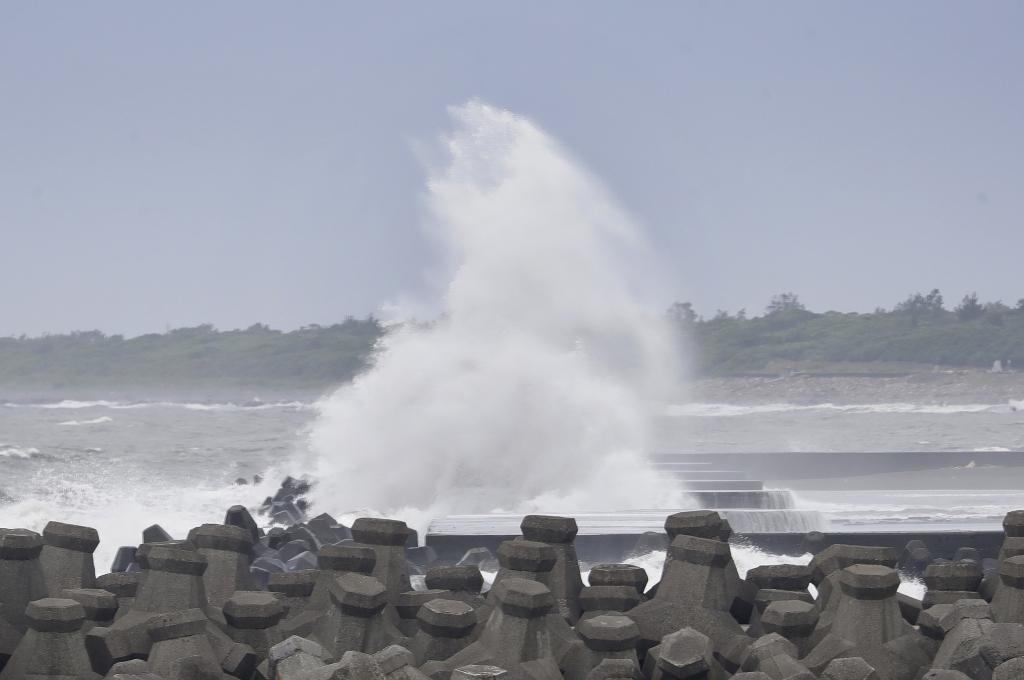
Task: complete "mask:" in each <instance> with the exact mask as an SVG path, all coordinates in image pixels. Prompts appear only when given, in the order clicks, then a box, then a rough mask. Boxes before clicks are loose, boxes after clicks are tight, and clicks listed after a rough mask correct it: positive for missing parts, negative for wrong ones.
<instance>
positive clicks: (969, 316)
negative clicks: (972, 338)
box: [953, 293, 985, 321]
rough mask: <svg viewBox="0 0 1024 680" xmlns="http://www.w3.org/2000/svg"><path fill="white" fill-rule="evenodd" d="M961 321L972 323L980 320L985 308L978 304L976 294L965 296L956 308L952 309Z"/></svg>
mask: <svg viewBox="0 0 1024 680" xmlns="http://www.w3.org/2000/svg"><path fill="white" fill-rule="evenodd" d="M953 311H954V312H956V315H957V317H959V319H960V320H961V321H973V320H974V319H977V318H980V317H981V315H982V313H983V312H984V311H985V308H984V307H982V306H981V305H980V304H979V303H978V294H977V293H971V294H970V295H965V296H964V299H963V300H961V301H960V304H958V305H957V306H956V307H954V308H953Z"/></svg>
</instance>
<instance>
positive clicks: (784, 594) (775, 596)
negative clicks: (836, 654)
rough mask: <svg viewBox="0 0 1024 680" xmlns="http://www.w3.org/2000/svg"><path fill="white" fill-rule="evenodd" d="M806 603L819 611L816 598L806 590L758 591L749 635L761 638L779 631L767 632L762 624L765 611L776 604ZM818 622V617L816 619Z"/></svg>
mask: <svg viewBox="0 0 1024 680" xmlns="http://www.w3.org/2000/svg"><path fill="white" fill-rule="evenodd" d="M794 600H795V601H799V602H806V603H808V604H810V605H812V606H814V608H815V610H817V608H818V607H817V605H815V604H814V598H813V597H811V594H810V593H809V592H808V591H806V590H804V591H799V590H776V589H774V588H761V589H760V590H758V591H757V595H756V596H755V597H754V610H753V611H752V612H751V614H750V625H749V626H747V635H749V636H750V637H760V636H762V635H764V634H765V633H766V632H777V631H766V629H765V627H764V625H763V624H762V622H761V617H762V616H763V615H764V612H765V610H766V609H767V608H768V607H769V606H770V605H771V604H772V603H774V602H790V601H794ZM814 620H815V621H817V620H818V619H817V617H815V619H814ZM822 635H824V633H822Z"/></svg>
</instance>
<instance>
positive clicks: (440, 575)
mask: <svg viewBox="0 0 1024 680" xmlns="http://www.w3.org/2000/svg"><path fill="white" fill-rule="evenodd" d="M425 580H426V584H427V589H428V590H447V591H448V592H449V595H448V597H447V599H449V600H459V601H461V602H465V603H466V604H468V605H469V606H470V607H472V608H473V609H478V608H480V607H482V606H483V604H484V596H483V595H481V594H480V590H481V589H482V588H483V587H484V577H483V574H481V573H480V567H478V566H477V565H475V564H462V565H460V564H456V565H452V566H444V567H432V568H430V569H429V570H428V571H427V577H426V579H425Z"/></svg>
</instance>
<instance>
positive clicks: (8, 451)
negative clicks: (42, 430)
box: [0, 444, 39, 458]
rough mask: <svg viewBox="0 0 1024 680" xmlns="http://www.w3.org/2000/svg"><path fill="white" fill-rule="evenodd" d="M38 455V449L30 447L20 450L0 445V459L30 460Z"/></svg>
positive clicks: (8, 445) (16, 447)
mask: <svg viewBox="0 0 1024 680" xmlns="http://www.w3.org/2000/svg"><path fill="white" fill-rule="evenodd" d="M38 454H39V449H35V448H32V447H25V448H21V447H18V446H14V445H13V444H0V458H31V457H32V456H35V455H38Z"/></svg>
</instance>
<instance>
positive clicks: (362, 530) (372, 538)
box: [352, 517, 412, 624]
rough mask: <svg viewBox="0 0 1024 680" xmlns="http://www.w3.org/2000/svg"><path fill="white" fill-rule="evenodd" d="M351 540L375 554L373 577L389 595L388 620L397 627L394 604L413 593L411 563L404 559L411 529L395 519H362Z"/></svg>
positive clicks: (356, 524)
mask: <svg viewBox="0 0 1024 680" xmlns="http://www.w3.org/2000/svg"><path fill="white" fill-rule="evenodd" d="M352 538H354V539H355V542H356V545H357V546H366V547H369V548H371V549H372V550H373V552H374V553H375V554H376V557H377V561H376V563H375V564H374V566H373V577H374V578H375V579H377V580H378V581H380V582H381V583H382V584H384V587H385V588H386V589H387V592H388V604H389V605H390V610H389V614H388V618H389V620H390V621H391V622H392V623H393V624H397V623H398V614H397V613H396V612H395V610H394V607H395V603H396V601H397V600H398V596H399V595H401V594H402V593H404V592H407V591H410V590H412V583H411V582H410V581H409V563H408V562H407V561H406V559H405V543H406V540H407V539H408V538H409V527H408V526H406V524H405V522H401V521H399V520H395V519H378V518H376V517H360V518H359V519H357V520H356V521H355V522H353V523H352Z"/></svg>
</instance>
